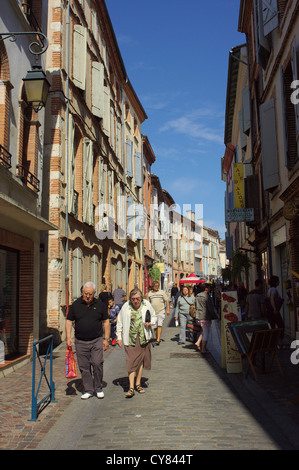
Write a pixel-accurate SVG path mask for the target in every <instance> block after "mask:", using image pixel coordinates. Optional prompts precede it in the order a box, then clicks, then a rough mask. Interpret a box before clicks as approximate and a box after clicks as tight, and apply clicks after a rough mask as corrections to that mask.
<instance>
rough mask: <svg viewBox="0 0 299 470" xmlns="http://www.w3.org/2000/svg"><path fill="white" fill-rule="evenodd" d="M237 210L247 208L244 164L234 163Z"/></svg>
mask: <svg viewBox="0 0 299 470" xmlns="http://www.w3.org/2000/svg"><path fill="white" fill-rule="evenodd" d="M234 195H235V209H243V207H245V197H244V176H243V163H234Z"/></svg>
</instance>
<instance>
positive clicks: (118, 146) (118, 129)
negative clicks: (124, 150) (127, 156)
mask: <svg viewBox="0 0 299 470" xmlns="http://www.w3.org/2000/svg"><path fill="white" fill-rule="evenodd" d="M116 157H117V159H118V160H119V161H120V162H121V123H120V122H119V121H117V124H116Z"/></svg>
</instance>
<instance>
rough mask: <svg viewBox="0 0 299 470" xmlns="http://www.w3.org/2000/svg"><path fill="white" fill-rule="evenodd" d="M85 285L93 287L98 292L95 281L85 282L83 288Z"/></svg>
mask: <svg viewBox="0 0 299 470" xmlns="http://www.w3.org/2000/svg"><path fill="white" fill-rule="evenodd" d="M85 287H93V290H94V293H96V290H97V287H96V285H95V283H94V282H92V281H88V282H85V284H84V286H83V290H84V289H85Z"/></svg>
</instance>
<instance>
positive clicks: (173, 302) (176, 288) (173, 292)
mask: <svg viewBox="0 0 299 470" xmlns="http://www.w3.org/2000/svg"><path fill="white" fill-rule="evenodd" d="M178 291H179V289H178V287H177V284H176V283H175V282H174V283H173V286H172V288H171V292H170V295H171V300H172V306H173V307H175V296H176V295H177V293H178Z"/></svg>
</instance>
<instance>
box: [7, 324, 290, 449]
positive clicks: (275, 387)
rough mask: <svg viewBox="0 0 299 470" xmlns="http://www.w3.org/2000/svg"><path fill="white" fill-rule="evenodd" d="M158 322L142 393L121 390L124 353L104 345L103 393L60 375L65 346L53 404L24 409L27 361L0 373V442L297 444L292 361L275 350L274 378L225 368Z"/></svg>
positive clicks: (57, 354) (64, 445) (58, 356)
mask: <svg viewBox="0 0 299 470" xmlns="http://www.w3.org/2000/svg"><path fill="white" fill-rule="evenodd" d="M177 335H178V328H175V327H173V326H172V323H170V325H169V326H167V325H165V327H164V328H163V333H162V338H163V341H162V342H161V344H160V346H156V347H154V348H153V350H152V369H151V370H150V371H144V374H143V385H144V388H145V391H146V393H145V394H143V395H141V394H138V393H136V394H135V396H134V397H133V398H132V399H126V398H125V392H126V390H127V389H128V380H127V374H126V367H125V355H124V351H123V350H121V349H119V348H118V347H116V348H112V347H110V348H109V350H108V352H106V353H105V365H104V380H105V382H106V387H105V389H104V391H105V398H104V399H103V400H98V399H97V398H96V397H92V398H90V399H89V400H87V401H83V400H81V399H80V395H81V391H80V387H81V380H80V379H79V378H78V379H75V380H71V381H70V380H69V379H65V377H64V360H65V347H64V345H61V346H60V347H59V348H58V349H56V350H55V351H54V361H53V375H54V382H55V403H50V404H49V405H48V406H47V407H46V408H45V409H44V410H43V411H42V412H41V414H40V415H39V417H38V419H37V421H29V419H30V416H31V381H32V378H31V376H32V372H31V368H32V366H31V364H28V365H26V366H24V367H22V368H20V369H19V370H17V371H16V372H13V373H11V374H9V375H8V376H6V377H4V378H1V379H0V410H1V431H0V449H3V450H4V449H10V450H23V449H26V450H31V449H37V450H72V449H74V450H75V449H76V450H106V451H107V450H110V451H113V450H120V451H121V450H127V451H128V450H170V451H171V450H173V451H177V450H180V451H185V450H190V451H196V450H207V449H209V450H235V449H244V450H247V449H250V450H253V449H256V450H277V449H285V450H293V449H296V450H298V449H299V403H298V404H294V400H295V399H296V398H297V397H298V396H299V379H298V375H299V369H298V367H299V365H298V366H293V365H292V364H291V362H290V354H291V350H290V349H288V350H283V351H279V360H280V363H281V365H282V368H283V370H284V374H285V377H284V378H282V377H281V376H280V375H279V374H278V373H277V370H276V368H275V367H273V371H272V373H271V375H270V376H265V375H262V374H261V373H259V381H258V383H256V382H255V381H254V379H253V377H252V376H249V377H248V378H247V379H245V378H244V374H227V373H226V371H225V370H224V369H222V368H221V367H220V366H219V364H218V363H217V361H216V360H215V359H214V357H213V356H212V355H211V354H209V355H206V356H204V357H203V356H201V355H200V353H198V352H197V351H195V350H194V348H193V345H192V344H191V343H186V345H185V346H182V345H178V343H177Z"/></svg>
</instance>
